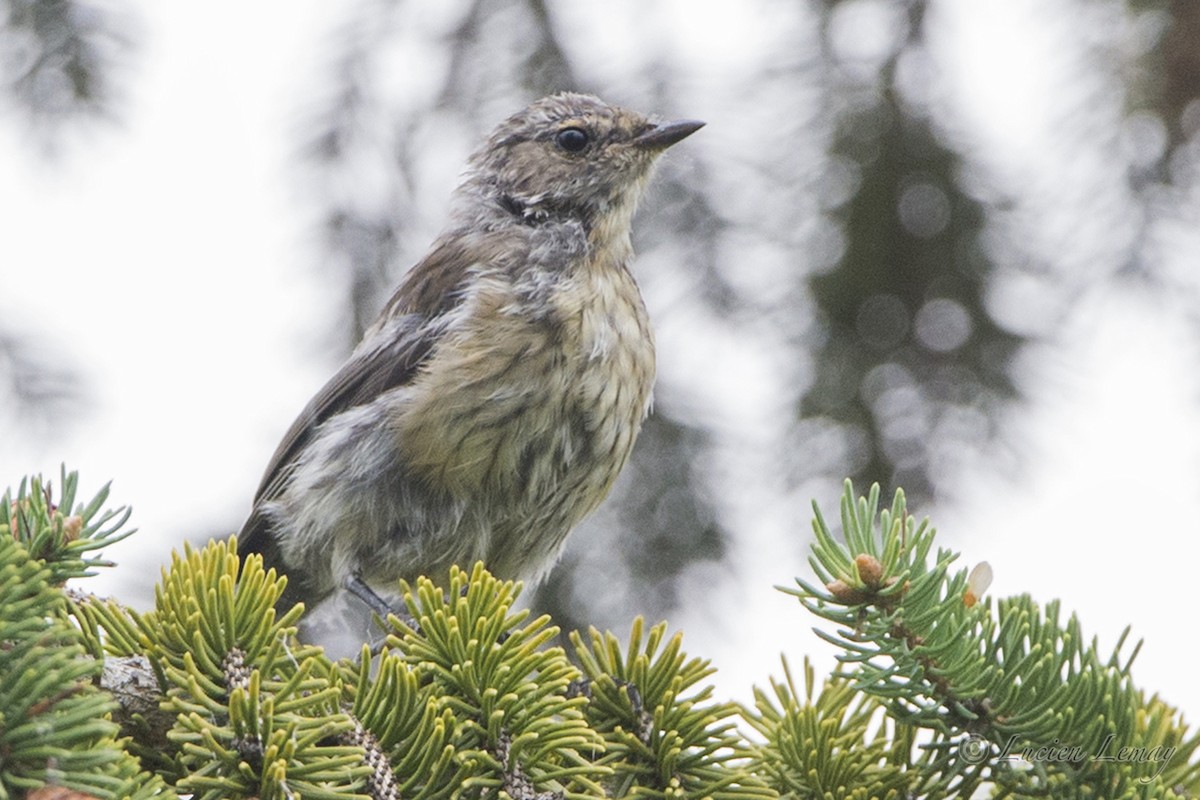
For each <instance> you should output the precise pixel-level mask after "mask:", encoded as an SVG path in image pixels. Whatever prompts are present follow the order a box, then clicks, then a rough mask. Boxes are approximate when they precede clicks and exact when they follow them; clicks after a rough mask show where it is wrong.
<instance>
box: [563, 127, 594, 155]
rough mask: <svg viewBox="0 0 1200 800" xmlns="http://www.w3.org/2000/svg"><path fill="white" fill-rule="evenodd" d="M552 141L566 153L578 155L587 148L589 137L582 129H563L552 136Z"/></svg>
mask: <svg viewBox="0 0 1200 800" xmlns="http://www.w3.org/2000/svg"><path fill="white" fill-rule="evenodd" d="M554 141H555V142H556V143H557V144H558V146H559V147H561V148H562V149H563V150H566V151H567V152H568V153H578V152H579V151H580V150H582V149H583V148H585V147H587V146H588V142H589V141H591V137H590V136H588V135H587V131H585V130H583V129H582V128H563V129H562V130H561V131H559V132H558V133H556V134H555V135H554Z"/></svg>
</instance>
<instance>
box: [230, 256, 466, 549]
mask: <svg viewBox="0 0 1200 800" xmlns="http://www.w3.org/2000/svg"><path fill="white" fill-rule="evenodd" d="M474 255H475V253H473V252H469V251H468V250H467V249H466V248H464V246H463V244H462V243H461V241H454V240H450V241H447V242H442V243H439V244H437V245H435V247H434V249H433V250H432V251H431V252H430V253H429V255H428V256H426V257H425V258H424V259H423V260H422V261H421V262H419V263H418V264H417V265H416V266H415V267H413V269H412V270H410V271H409V274H408V276H407V277H406V278H405V281H404V282H403V283H402V284H401V285H400V288H399V289H398V290H397V291H396V294H395V295H394V296H393V297H392V299H391V300H390V301H389V302H388V304H387V307H386V308H385V309H384V311H383V314H382V315H381V321H383V322H382V324H383V325H385V326H386V327H385V328H382V329H380V330H379V331H375V333H376V335H375V336H372V335H371V334H368V336H367V337H366V339H364V344H363V345H361V346H360V347H359V349H358V350H356V351H355V353H354V355H353V356H351V358H350V360H349V361H347V362H346V364H345V365H344V366H342V368H341V369H340V370H338V371H337V373H336V374H335V375H334V376H333V377H332V378H331V379H330V380H329V382H328V383H326V384H325V386H323V387H322V388H321V390H320V391H319V392H317V395H316V396H315V397H314V398H313V399H312V400H311V401H309V403H308V405H307V406H306V407H305V408H304V410H303V411H302V412H300V416H299V417H297V419H296V421H295V422H293V423H292V426H291V427H290V428H289V429H288V431H287V433H286V434H284V436H283V441H282V442H280V443H279V447H278V448H276V450H275V454H274V455H273V456H271V460H270V462H269V463H268V465H267V469H266V472H265V473H264V474H263V478H262V482H261V483H260V484H259V487H258V491H257V493H256V494H255V496H254V508H253V510H252V511H251V513H250V517H249V518H248V519H247V520H246V523H245V525H243V526H242V530H241V532H240V533H239V534H238V549H239V550H240V551H242V552H243V553H254V552H257V553H263V554H264V555H265V556H268V561H270V562H275V563H278V562H277V559H274V558H272V557H271V556H273V555H275V553H274V552H273V550H274V543H273V541H271V537H270V535H269V533H268V530H267V520H266V518H265V517H264V515H263V513H262V508H263V505H264V503H267V502H269V501H271V500H273V499H275V498H276V497H277V496H278V495H279V493H280V492H281V491H282V490H283V488H284V486H285V485H286V484H287V479H288V476H289V475H290V474H291V471H292V470H293V469H294V468H295V465H296V458H297V456H298V455H299V454H300V452H301V451H302V450H303V449H304V446H305V445H306V444H307V443H308V441H309V440H310V439H311V438H312V435H313V432H314V431H315V430H316V429H317V428H318V427H319V426H320V425H321V424H322V423H323V422H325V421H326V420H328V419H330V418H331V417H333V416H336V415H337V414H340V413H341V412H343V411H346V410H347V409H350V408H354V407H355V406H360V405H364V404H366V403H370V402H372V401H373V400H375V399H376V398H378V397H379V396H380V395H381V394H383V393H384V392H387V391H389V390H390V389H395V388H396V387H399V386H404V385H406V384H408V383H410V382H411V381H412V379H413V376H414V375H415V374H416V373H417V370H418V369H420V367H421V365H422V364H423V363H424V362H425V361H426V359H428V358H429V355H430V354H431V353H432V351H433V349H434V345H435V344H436V341H437V331H438V326H437V325H436V324H435V320H436V318H437V317H439V316H441V315H443V314H445V313H446V312H447V311H449V310H450V309H451V308H453V307H454V305H455V303H457V302H458V300H459V299H460V295H461V292H460V287H461V286H462V284H463V281H464V279H465V278H466V276H467V274H468V271H469V270H470V268H471V266H472V265H473V264H474V263H475V258H474V257H473V256H474ZM379 324H381V323H377V325H379ZM379 333H383V334H384V335H383V336H379V335H378V334H379Z"/></svg>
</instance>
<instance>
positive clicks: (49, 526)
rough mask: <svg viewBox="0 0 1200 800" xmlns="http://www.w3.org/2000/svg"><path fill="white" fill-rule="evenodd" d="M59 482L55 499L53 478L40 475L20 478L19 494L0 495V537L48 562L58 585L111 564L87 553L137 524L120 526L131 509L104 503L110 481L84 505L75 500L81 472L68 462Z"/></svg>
mask: <svg viewBox="0 0 1200 800" xmlns="http://www.w3.org/2000/svg"><path fill="white" fill-rule="evenodd" d="M60 484H61V487H62V488H61V491H60V496H59V498H58V500H57V502H56V501H55V500H54V493H53V487H52V486H51V484H50V482H49V481H47V480H44V479H43V478H42V477H41V476H40V475H39V476H37V477H33V478H26V479H24V480H22V481H21V483H20V485H19V486H18V489H17V493H16V496H15V497H14V495H13V493H12V490H11V489H8V490H6V491H5V493H4V495H3V496H2V497H0V536H11V537H12V538H15V539H16V540H17V541H19V542H21V544H22V545H24V547H25V549H26V550H28V551H29V553H30V554H31V555H32V556H33V557H34V558H37V559H40V560H42V561H44V562H46V565H47V566H48V567H49V569H50V573H51V578H52V582H53V583H54V584H55V585H62V584H64V583H66V582H67V581H68V580H69V579H71V578H83V577H87V576H90V575H94V574H95V572H93V571H92V570H93V569H94V568H95V567H110V566H112V562H109V561H105V560H104V559H102V558H99V557H97V556H92V555H89V554H90V553H93V552H94V551H97V550H101V549H103V548H105V547H108V546H109V545H111V544H115V543H116V542H119V541H121V540H122V539H124V538H125V537H127V536H130V535H132V534H133V533H134V529H133V528H129V529H125V530H122V528H124V526H125V523H126V522H128V520H129V515H130V513H131V512H130V509H129V508H127V507H120V508H117V509H104V508H103V507H104V504H105V502H107V500H108V494H109V486H108V484H105V485H104V486H103V487H102V488H101V489H100V491H99V492H97V493H96V496H95V497H93V498H92V499H91V501H89V502H88V503H87V504H86V505H85V504H83V503H76V494H77V493H78V488H79V475H78V473H76V472H67V469H66V467H65V466H64V467H63V468H62V470H61V479H60ZM102 509H103V510H102Z"/></svg>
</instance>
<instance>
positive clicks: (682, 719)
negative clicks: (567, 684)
mask: <svg viewBox="0 0 1200 800" xmlns="http://www.w3.org/2000/svg"><path fill="white" fill-rule="evenodd" d="M644 634H645V641H644V642H643V635H644ZM571 642H572V644H573V645H574V647H575V653H576V656H577V658H578V659H579V661H580V664H581V665H582V669H583V672H584V675H585V676H586V678H587V680H588V681H589V684H590V699H589V702H588V706H587V717H588V722H589V724H590V725H591V726H592V728H593V729H594V730H596V731H599V732H600V734H601V735H602V736H603V737H604V740H605V752H604V754H603V755H602V756H601V757H600V759H599V761H598V763H600V764H602V765H604V766H607V767H610V768H611V769H612V770H613V778H612V780H611V781H610V782H609V790H610V793H611V794H612V795H613V796H615V797H624V796H627V795H637V796H642V797H658V798H667V797H673V796H685V797H712V798H720V799H721V800H761V799H762V798H770V797H773V793H772V792H771V791H770V790H769V789H768V788H767V787H766V786H765V785H764V784H763V783H762V782H761V781H760V780H759V779H758V778H757V777H755V776H754V775H752V774H751V773H750V772H749V771H748V770H746V769H744V768H743V766H744V763H745V760H746V758H747V756H748V755H749V753H748V751H747V749H746V748H745V745H744V743H743V741H742V740H741V738H740V737H739V736H738V735H737V733H736V729H735V726H734V724H733V723H732V722H728V721H727V720H729V718H730V717H732V716H734V714H736V713H737V707H736V706H735V705H733V704H732V703H713V702H711V697H712V687H711V686H710V685H705V686H700V685H699V684H700V682H701V681H703V680H704V679H705V678H707V677H708V676H709V675H711V674H712V672H713V670H712V667H710V666H709V664H708V662H706V661H701V660H700V659H695V658H692V659H689V658H688V657H687V656H686V655H685V654H684V653H683V651H682V637H681V636H680V635H679V634H676V635H674V636H672V637H670V638H669V639H667V638H666V624H665V623H660V624H658V625H655V626H654V627H653V628H651V629H650V630H649V632H648V634H646V632H645V631H644V622H643V621H642V619H641V618H640V617H639V618H637V619H636V620H634V623H633V627H632V630H631V632H630V636H629V644H628V646H627V647H625V648H622V647H621V645H620V643H619V642H618V641H617V639H616V637H615V636H613V635H612V634H601V633H600V632H598V631H596V630H594V629H592V630H591V631H590V632H589V636H588V640H586V641H585V640H584V638H583V637H582V636H580V635H579V634H578V633H575V632H572V634H571Z"/></svg>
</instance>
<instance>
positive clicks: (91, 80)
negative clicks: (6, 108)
mask: <svg viewBox="0 0 1200 800" xmlns="http://www.w3.org/2000/svg"><path fill="white" fill-rule="evenodd" d="M0 13H2V14H3V19H0V84H2V90H3V92H4V93H5V94H7V95H8V97H7V100H8V103H9V104H11V106H12V107H13V108H15V110H16V111H17V112H18V114H19V115H20V117H21V118H23V120H24V121H25V123H26V124H27V125H28V126H29V127H30V128H31V129H32V130H33V132H34V134H35V135H36V136H37V137H38V138H39V139H40V140H41V143H42V144H43V145H44V146H46V147H48V148H50V149H53V147H54V145H55V144H56V143H57V142H58V140H59V139H60V138H61V136H62V135H63V134H64V133H65V132H66V130H67V129H68V128H70V127H71V126H73V125H77V124H78V123H80V122H82V121H90V120H95V119H104V118H112V117H113V116H114V114H115V112H116V110H117V106H118V104H119V103H118V100H119V96H120V82H119V80H118V79H117V73H118V72H119V71H120V68H121V67H122V66H123V65H124V62H125V60H126V59H127V57H128V55H129V53H130V51H131V50H132V47H133V40H132V38H131V36H130V34H129V30H128V27H129V20H128V19H127V18H125V16H124V15H123V14H118V13H116V12H114V11H113V10H112V8H111V7H110V6H103V7H102V6H99V5H96V4H94V3H90V2H75V1H73V0H4V2H3V3H2V4H0Z"/></svg>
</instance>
